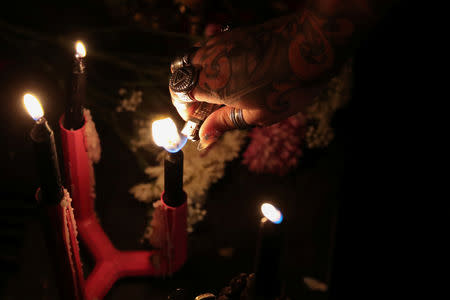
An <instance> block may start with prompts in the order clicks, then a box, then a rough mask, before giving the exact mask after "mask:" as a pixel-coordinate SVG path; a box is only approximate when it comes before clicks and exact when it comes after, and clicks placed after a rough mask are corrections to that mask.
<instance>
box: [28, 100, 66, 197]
mask: <svg viewBox="0 0 450 300" xmlns="http://www.w3.org/2000/svg"><path fill="white" fill-rule="evenodd" d="M23 103H24V105H25V108H26V110H27V111H28V113H29V114H30V116H31V117H32V118H33V120H35V121H36V123H35V124H34V126H33V129H32V130H31V133H30V136H31V139H32V140H33V144H34V148H35V153H36V161H37V167H38V172H39V180H40V183H41V189H40V193H41V194H40V198H41V200H42V201H45V202H46V203H59V202H60V201H61V199H62V198H63V188H62V184H61V174H60V169H59V162H58V154H57V152H56V145H55V137H54V134H53V130H52V129H51V128H50V126H49V125H48V122H47V120H46V119H45V118H44V110H43V109H42V106H41V103H40V102H39V100H38V99H37V98H36V97H34V96H33V95H31V94H25V95H24V96H23Z"/></svg>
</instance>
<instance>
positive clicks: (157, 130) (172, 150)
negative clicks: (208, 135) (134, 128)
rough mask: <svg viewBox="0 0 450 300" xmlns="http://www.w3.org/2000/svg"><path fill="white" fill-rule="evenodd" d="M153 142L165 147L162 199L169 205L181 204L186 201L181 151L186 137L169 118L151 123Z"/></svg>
mask: <svg viewBox="0 0 450 300" xmlns="http://www.w3.org/2000/svg"><path fill="white" fill-rule="evenodd" d="M152 134H153V140H154V141H155V143H156V144H157V145H158V146H160V147H163V148H164V149H166V151H167V155H166V157H165V159H164V195H163V201H164V203H165V204H167V205H168V206H171V207H177V206H180V205H182V204H183V203H184V202H185V201H186V196H185V193H184V191H183V151H181V148H183V146H184V145H185V144H186V141H187V138H186V137H185V136H183V135H180V134H179V133H178V129H177V126H176V125H175V123H174V122H173V120H172V119H171V118H166V119H162V120H157V121H155V122H153V124H152Z"/></svg>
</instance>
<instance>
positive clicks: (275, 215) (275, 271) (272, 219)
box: [255, 203, 283, 299]
mask: <svg viewBox="0 0 450 300" xmlns="http://www.w3.org/2000/svg"><path fill="white" fill-rule="evenodd" d="M261 212H262V214H263V217H262V218H261V222H260V228H259V229H260V231H259V239H258V245H257V253H256V263H255V291H256V295H257V296H258V297H259V298H261V299H275V298H277V297H278V296H280V291H281V280H280V272H279V261H280V256H281V248H282V242H283V239H282V230H281V229H282V222H283V214H282V213H281V211H280V210H279V209H278V208H276V207H275V206H273V205H272V204H269V203H264V204H263V205H261Z"/></svg>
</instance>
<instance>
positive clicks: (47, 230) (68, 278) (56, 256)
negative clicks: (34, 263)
mask: <svg viewBox="0 0 450 300" xmlns="http://www.w3.org/2000/svg"><path fill="white" fill-rule="evenodd" d="M35 198H36V201H37V202H38V207H39V212H40V220H41V224H42V229H43V232H44V237H45V241H46V244H47V248H48V251H49V252H50V254H51V258H52V261H53V267H54V269H55V271H56V273H55V277H56V281H57V283H58V287H59V293H60V297H61V299H68V300H83V299H85V297H84V292H85V291H84V277H83V270H82V267H81V259H80V250H79V248H78V240H77V225H76V223H75V219H74V215H73V208H72V206H71V199H70V196H69V193H68V192H67V190H65V189H64V194H63V198H62V199H60V200H61V202H60V203H55V202H53V203H51V202H50V203H49V201H47V199H44V198H43V195H42V193H41V189H40V188H39V189H38V190H37V191H36V196H35Z"/></svg>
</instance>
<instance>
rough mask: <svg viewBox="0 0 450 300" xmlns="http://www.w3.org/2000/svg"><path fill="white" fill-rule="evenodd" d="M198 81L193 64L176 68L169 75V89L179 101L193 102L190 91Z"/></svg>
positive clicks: (196, 71)
mask: <svg viewBox="0 0 450 300" xmlns="http://www.w3.org/2000/svg"><path fill="white" fill-rule="evenodd" d="M197 81H198V70H197V68H195V67H193V66H185V67H182V68H178V69H176V70H175V72H173V73H172V74H171V75H170V78H169V89H170V91H171V92H172V96H175V97H176V99H175V100H176V101H179V102H193V101H195V99H193V97H192V96H191V91H192V90H193V89H194V88H195V86H196V85H197Z"/></svg>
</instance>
